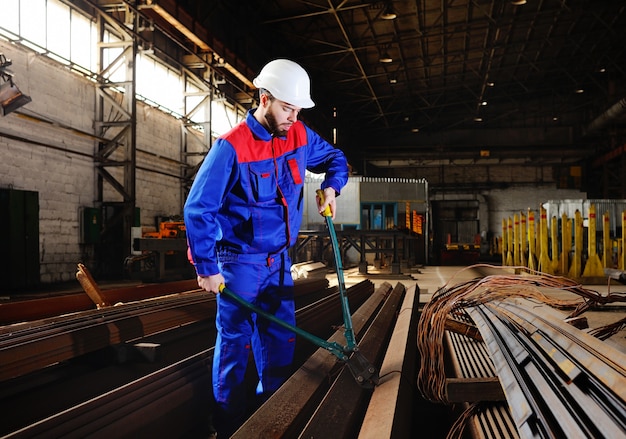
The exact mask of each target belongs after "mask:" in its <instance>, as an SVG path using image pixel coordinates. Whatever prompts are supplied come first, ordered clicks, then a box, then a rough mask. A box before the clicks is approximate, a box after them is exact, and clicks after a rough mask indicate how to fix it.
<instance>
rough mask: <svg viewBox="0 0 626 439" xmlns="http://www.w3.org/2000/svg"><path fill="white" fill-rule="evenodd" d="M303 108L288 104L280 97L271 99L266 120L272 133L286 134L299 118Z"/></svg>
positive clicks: (275, 134)
mask: <svg viewBox="0 0 626 439" xmlns="http://www.w3.org/2000/svg"><path fill="white" fill-rule="evenodd" d="M300 110H302V108H300V107H296V106H295V105H291V104H288V103H286V102H283V101H279V100H278V99H272V100H271V101H269V108H268V109H267V113H266V114H265V120H266V121H267V125H268V128H269V131H270V133H272V134H273V135H274V136H281V137H282V136H286V135H287V131H289V128H291V126H292V125H293V124H294V123H295V122H296V121H297V120H298V113H300Z"/></svg>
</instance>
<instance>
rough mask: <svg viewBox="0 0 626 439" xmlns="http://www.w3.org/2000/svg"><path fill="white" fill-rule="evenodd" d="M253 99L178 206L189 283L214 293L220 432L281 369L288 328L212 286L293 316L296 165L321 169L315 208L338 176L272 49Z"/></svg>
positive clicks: (298, 214) (228, 429)
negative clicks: (248, 382)
mask: <svg viewBox="0 0 626 439" xmlns="http://www.w3.org/2000/svg"><path fill="white" fill-rule="evenodd" d="M253 82H254V85H255V86H256V87H257V88H258V89H259V105H258V107H257V108H254V109H251V110H250V111H248V113H247V115H246V119H245V120H244V121H242V122H240V123H239V124H238V125H236V126H235V127H234V128H233V129H232V130H230V131H229V132H228V133H226V134H224V135H222V136H220V137H219V138H218V139H217V140H216V141H215V142H214V144H213V146H212V148H211V149H210V151H209V152H208V154H207V156H206V158H205V159H204V162H203V163H202V165H201V166H200V169H199V170H198V173H197V175H196V177H195V180H194V182H193V185H192V187H191V190H190V192H189V195H188V197H187V200H186V202H185V208H184V216H185V225H186V229H187V239H188V243H189V252H190V259H191V260H192V263H193V264H194V266H195V269H196V273H197V279H198V285H199V286H200V287H201V288H202V289H204V290H206V291H209V292H213V293H216V294H217V297H216V300H217V313H216V317H215V324H216V328H217V339H216V341H215V352H214V354H213V355H214V356H213V371H212V380H213V396H214V399H215V408H214V413H213V418H214V423H215V428H216V429H217V436H218V437H228V436H230V435H231V434H232V433H233V432H234V431H235V429H236V428H238V427H239V426H240V425H241V423H242V422H243V421H244V420H245V419H246V417H247V416H248V415H249V413H250V412H249V410H253V409H255V408H256V407H257V406H258V404H260V403H261V402H263V401H264V400H266V399H267V398H268V397H269V396H270V395H271V394H272V393H273V392H275V391H276V390H277V389H278V388H279V387H280V386H281V385H282V384H283V382H285V381H286V379H287V378H288V376H289V375H290V374H291V372H292V371H291V365H292V361H293V354H294V346H295V334H294V333H293V332H292V331H290V330H287V329H285V328H284V327H282V326H281V325H278V324H276V323H272V322H270V321H268V320H266V319H262V318H257V316H256V315H255V314H254V313H251V311H249V310H248V309H247V308H245V307H243V306H241V305H239V304H237V303H235V301H233V300H231V299H230V298H228V297H226V296H223V295H220V294H218V293H219V291H220V290H219V289H220V285H222V284H224V285H225V286H226V287H227V288H228V289H229V290H231V291H232V292H234V293H236V294H238V295H240V296H241V297H243V298H244V299H245V300H247V301H249V302H252V303H254V304H255V305H256V306H258V307H260V308H261V309H263V310H266V311H268V312H271V313H273V314H274V315H275V316H276V317H278V318H279V319H281V320H284V321H286V322H288V323H289V324H291V325H295V307H294V297H293V280H292V278H291V261H290V258H289V255H288V249H289V247H290V246H292V245H294V244H295V243H296V240H297V236H298V232H299V230H300V224H301V221H302V213H303V206H304V201H303V199H302V197H303V193H304V187H303V186H304V178H305V172H306V170H310V171H312V172H314V173H317V174H321V173H324V174H325V178H324V180H323V182H322V184H321V188H320V189H322V190H323V194H324V197H323V198H322V199H320V197H317V198H316V199H317V207H318V208H319V211H320V213H321V212H323V211H324V210H325V209H326V208H327V206H328V207H330V211H331V215H332V217H334V216H335V210H336V199H335V197H336V196H337V195H339V193H340V191H341V189H342V188H343V187H344V186H345V184H346V182H347V179H348V165H347V161H346V158H345V155H344V154H343V152H342V151H341V150H340V149H338V148H336V147H334V146H333V145H331V144H330V143H328V142H327V141H325V140H324V139H323V138H322V137H321V136H320V135H319V134H317V133H316V132H314V131H313V130H312V129H311V128H310V127H308V126H307V125H305V124H304V123H303V122H302V121H299V120H298V115H299V113H300V111H301V110H302V109H303V108H312V107H313V106H314V105H315V104H314V102H313V101H312V100H311V97H310V80H309V76H308V74H307V72H306V71H305V70H304V69H303V68H302V67H301V66H300V65H299V64H297V63H295V62H293V61H291V60H287V59H276V60H273V61H271V62H269V63H268V64H267V65H265V66H264V67H263V69H262V70H261V72H260V73H259V75H258V76H257V77H256V78H255V79H254V81H253ZM250 349H252V353H253V356H254V361H255V364H256V369H257V373H258V385H257V387H256V395H257V401H256V402H255V403H252V404H250V401H246V388H245V383H244V374H245V371H246V366H247V364H248V357H249V352H250Z"/></svg>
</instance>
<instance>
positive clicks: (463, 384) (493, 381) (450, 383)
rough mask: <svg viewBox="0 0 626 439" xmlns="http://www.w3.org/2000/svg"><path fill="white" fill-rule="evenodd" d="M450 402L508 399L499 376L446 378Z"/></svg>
mask: <svg viewBox="0 0 626 439" xmlns="http://www.w3.org/2000/svg"><path fill="white" fill-rule="evenodd" d="M446 395H447V398H448V401H449V402H452V403H455V402H476V401H506V397H505V395H504V391H503V390H502V386H501V385H500V380H499V379H498V377H479V378H446Z"/></svg>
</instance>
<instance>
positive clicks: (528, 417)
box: [467, 307, 556, 439]
mask: <svg viewBox="0 0 626 439" xmlns="http://www.w3.org/2000/svg"><path fill="white" fill-rule="evenodd" d="M467 311H468V313H469V315H470V317H472V319H473V320H474V322H475V323H476V326H477V327H478V328H479V330H480V334H481V336H482V337H483V339H484V340H485V343H486V344H487V347H488V348H489V352H490V353H491V359H492V361H493V362H494V365H495V367H496V370H497V372H498V377H499V378H500V382H501V384H502V388H503V390H504V393H505V394H506V396H507V401H508V402H509V407H510V408H511V414H512V415H513V419H514V420H515V423H516V426H517V430H518V433H519V434H520V437H522V438H537V437H554V438H555V439H556V436H553V435H552V434H551V433H550V431H551V428H550V426H549V424H548V422H547V421H546V420H545V419H544V418H543V417H542V414H541V410H540V408H539V406H538V405H537V403H536V401H535V400H534V398H533V397H532V392H531V390H530V388H529V387H528V385H527V383H526V380H525V378H524V376H523V374H522V372H521V370H520V369H519V365H521V364H523V363H524V362H526V361H527V359H528V354H527V353H526V352H525V350H524V349H523V347H522V346H520V345H519V344H518V343H516V342H515V340H512V343H510V344H509V343H507V342H508V339H507V334H508V332H509V331H508V330H506V328H505V327H503V325H502V324H501V323H499V321H498V320H497V319H493V320H492V318H491V316H490V315H488V314H487V312H486V310H485V309H484V308H483V307H475V308H470V309H468V310H467Z"/></svg>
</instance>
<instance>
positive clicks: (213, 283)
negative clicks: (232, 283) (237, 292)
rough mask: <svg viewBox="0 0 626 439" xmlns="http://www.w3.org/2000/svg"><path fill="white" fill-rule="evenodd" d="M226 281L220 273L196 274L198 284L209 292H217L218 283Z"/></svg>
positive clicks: (218, 288)
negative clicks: (209, 274)
mask: <svg viewBox="0 0 626 439" xmlns="http://www.w3.org/2000/svg"><path fill="white" fill-rule="evenodd" d="M224 283H226V281H225V280H224V276H222V273H217V274H214V275H211V276H198V286H199V287H200V288H202V289H203V290H205V291H208V292H209V293H215V294H219V292H220V285H222V284H224Z"/></svg>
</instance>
